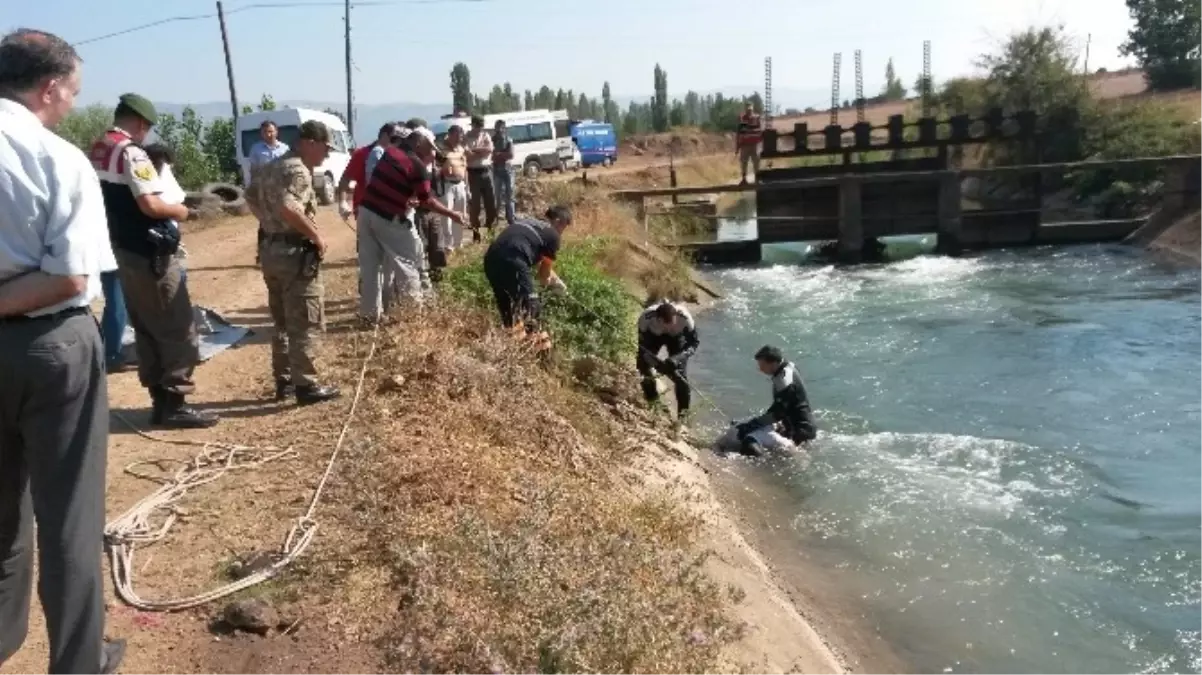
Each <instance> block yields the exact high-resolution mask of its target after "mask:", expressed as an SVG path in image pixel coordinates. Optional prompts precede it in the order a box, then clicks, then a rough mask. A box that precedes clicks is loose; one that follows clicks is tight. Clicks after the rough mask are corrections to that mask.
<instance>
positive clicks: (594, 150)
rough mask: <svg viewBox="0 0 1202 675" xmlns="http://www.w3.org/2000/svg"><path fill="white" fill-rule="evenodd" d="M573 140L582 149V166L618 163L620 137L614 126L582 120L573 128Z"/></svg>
mask: <svg viewBox="0 0 1202 675" xmlns="http://www.w3.org/2000/svg"><path fill="white" fill-rule="evenodd" d="M571 133H572V140H573V141H574V142H575V143H576V147H577V148H579V149H580V163H581V165H582V166H586V167H588V166H595V165H597V164H600V165H601V166H609V165H610V164H613V163H614V162H616V161H618V136H617V134H615V133H614V125H612V124H606V123H605V122H594V121H592V120H581V121H579V122H576V123H575V124H573V125H572V127H571Z"/></svg>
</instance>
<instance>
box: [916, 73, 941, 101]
mask: <svg viewBox="0 0 1202 675" xmlns="http://www.w3.org/2000/svg"><path fill="white" fill-rule="evenodd" d="M935 93H936V92H935V81H934V80H933V79H932V78H930V77H927V76H926V75H923V74H922V73H919V74H918V77H916V78H914V95H915V96H919V97H921V96H924V95H925V96H926V97H927V98H934V97H935Z"/></svg>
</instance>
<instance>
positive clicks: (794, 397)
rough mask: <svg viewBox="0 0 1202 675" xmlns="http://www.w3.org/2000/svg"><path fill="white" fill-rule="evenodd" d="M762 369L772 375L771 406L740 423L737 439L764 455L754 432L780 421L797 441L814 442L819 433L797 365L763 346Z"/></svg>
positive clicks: (784, 431) (783, 429)
mask: <svg viewBox="0 0 1202 675" xmlns="http://www.w3.org/2000/svg"><path fill="white" fill-rule="evenodd" d="M755 361H756V365H757V366H759V369H760V372H761V373H763V374H765V375H767V376H769V377H771V378H772V405H770V406H768V409H767V410H765V411H764V413H763V414H762V415H760V416H758V417H753V418H752V419H750V420H747V421H746V422H743V423H742V424H740V425H738V438H739V441H740V442H742V443H743V450H744V451H745V452H747V453H748V454H757V455H758V454H761V453H762V452H763V447H761V446H760V444H759V443H757V442H756V441H755V440H754V439H753V438H751V434H752V433H753V432H755V431H757V430H759V429H763V428H764V427H767V426H772V425H776V424H779V425H780V430H781V433H782V434H783V435H784V436H785V437H787V438H788V439H789V440H791V441H793V442H794V443H798V444H801V443H805V442H807V441H812V440H814V438H815V437H816V436H817V435H818V431H817V429H816V428H815V426H814V415H813V412H812V411H811V410H810V399H809V396H807V395H806V387H805V383H804V382H802V380H801V374H800V373H798V372H797V367H796V366H794V365H793V364H792V363H790V362H789V361H786V360H785V357H784V355H782V354H781V351H780V349H777V348H776V347H771V346H764V347H762V348H760V350H759V351H758V352H756V353H755Z"/></svg>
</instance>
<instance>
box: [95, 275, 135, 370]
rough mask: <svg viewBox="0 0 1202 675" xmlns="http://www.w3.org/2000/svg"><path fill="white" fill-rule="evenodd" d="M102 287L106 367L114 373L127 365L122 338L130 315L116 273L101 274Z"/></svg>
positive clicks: (102, 319) (102, 332) (101, 331)
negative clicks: (123, 354) (122, 352)
mask: <svg viewBox="0 0 1202 675" xmlns="http://www.w3.org/2000/svg"><path fill="white" fill-rule="evenodd" d="M100 286H101V289H102V290H103V291H104V314H102V315H101V317H100V334H101V336H102V337H103V338H104V365H105V367H106V368H107V369H108V370H109V372H112V371H114V370H119V369H120V368H121V367H122V366H124V365H125V358H124V357H123V356H122V355H121V338H122V336H124V335H125V326H126V324H128V323H129V313H128V312H126V311H125V296H124V295H123V294H122V293H121V280H120V279H118V278H117V273H116V272H101V273H100Z"/></svg>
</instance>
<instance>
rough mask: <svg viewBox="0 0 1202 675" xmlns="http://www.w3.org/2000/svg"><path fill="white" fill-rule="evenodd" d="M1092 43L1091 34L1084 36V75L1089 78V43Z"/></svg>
mask: <svg viewBox="0 0 1202 675" xmlns="http://www.w3.org/2000/svg"><path fill="white" fill-rule="evenodd" d="M1091 42H1093V33H1087V34H1086V35H1085V75H1086V76H1087V77H1088V76H1089V43H1091Z"/></svg>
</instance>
